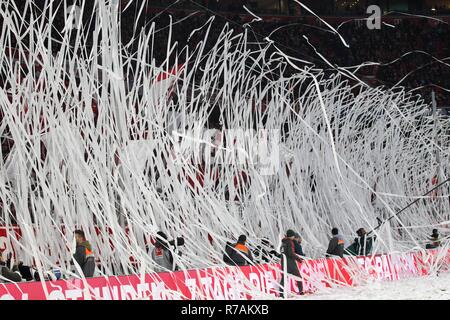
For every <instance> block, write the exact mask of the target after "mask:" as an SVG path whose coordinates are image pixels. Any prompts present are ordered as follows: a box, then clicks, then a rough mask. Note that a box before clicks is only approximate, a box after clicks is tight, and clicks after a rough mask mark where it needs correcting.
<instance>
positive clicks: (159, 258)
mask: <svg viewBox="0 0 450 320" xmlns="http://www.w3.org/2000/svg"><path fill="white" fill-rule="evenodd" d="M151 255H152V259H153V261H155V262H156V264H157V266H156V267H155V272H164V271H174V263H173V254H172V252H171V250H170V244H169V241H168V240H167V236H166V234H165V233H164V232H162V231H159V232H158V233H157V236H156V242H155V247H154V248H153V250H152V253H151Z"/></svg>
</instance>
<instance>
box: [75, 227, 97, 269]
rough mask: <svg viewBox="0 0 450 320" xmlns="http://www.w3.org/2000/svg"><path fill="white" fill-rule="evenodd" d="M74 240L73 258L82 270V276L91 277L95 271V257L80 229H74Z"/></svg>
mask: <svg viewBox="0 0 450 320" xmlns="http://www.w3.org/2000/svg"><path fill="white" fill-rule="evenodd" d="M75 240H76V242H77V248H76V250H75V254H74V255H73V258H74V259H75V261H76V262H77V263H78V265H79V266H80V268H81V270H82V271H83V275H84V277H85V278H91V277H93V276H94V271H95V258H94V253H93V252H92V247H91V244H90V243H89V241H86V237H85V236H84V232H83V231H82V230H75Z"/></svg>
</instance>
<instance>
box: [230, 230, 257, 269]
mask: <svg viewBox="0 0 450 320" xmlns="http://www.w3.org/2000/svg"><path fill="white" fill-rule="evenodd" d="M246 242H247V237H246V236H245V235H240V236H239V238H238V242H237V243H236V244H235V245H234V246H233V250H232V251H231V255H230V259H231V261H232V262H233V265H237V266H245V265H248V264H251V263H253V256H252V252H251V251H250V249H249V248H248V247H247V245H246Z"/></svg>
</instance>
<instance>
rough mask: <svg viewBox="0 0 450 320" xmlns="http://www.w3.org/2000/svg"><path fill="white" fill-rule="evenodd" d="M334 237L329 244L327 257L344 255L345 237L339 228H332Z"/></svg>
mask: <svg viewBox="0 0 450 320" xmlns="http://www.w3.org/2000/svg"><path fill="white" fill-rule="evenodd" d="M331 235H332V238H331V240H330V243H329V244H328V249H327V257H330V256H331V257H332V256H339V257H341V258H342V257H344V245H345V242H344V238H343V237H342V236H341V235H340V234H339V230H338V228H333V229H332V230H331Z"/></svg>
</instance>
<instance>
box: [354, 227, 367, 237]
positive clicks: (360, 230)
mask: <svg viewBox="0 0 450 320" xmlns="http://www.w3.org/2000/svg"><path fill="white" fill-rule="evenodd" d="M356 234H357V235H358V236H360V237H362V236H363V235H365V234H366V230H364V228H359V229H358V230H357V231H356Z"/></svg>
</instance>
